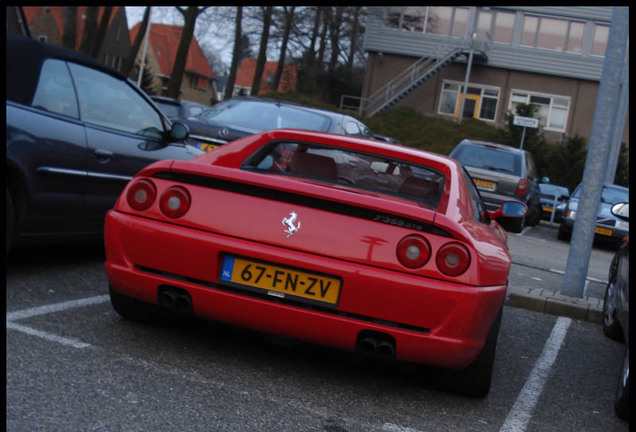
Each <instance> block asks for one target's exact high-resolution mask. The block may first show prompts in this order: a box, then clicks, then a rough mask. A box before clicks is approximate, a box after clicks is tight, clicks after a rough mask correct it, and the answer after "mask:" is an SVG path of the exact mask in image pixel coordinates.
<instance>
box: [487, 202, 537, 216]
mask: <svg viewBox="0 0 636 432" xmlns="http://www.w3.org/2000/svg"><path fill="white" fill-rule="evenodd" d="M527 211H528V206H526V205H525V204H524V203H522V202H521V201H505V202H503V203H502V204H501V207H499V208H498V209H497V210H495V211H490V210H489V211H488V216H489V217H490V219H498V218H500V217H513V218H520V217H524V216H525V215H526V212H527Z"/></svg>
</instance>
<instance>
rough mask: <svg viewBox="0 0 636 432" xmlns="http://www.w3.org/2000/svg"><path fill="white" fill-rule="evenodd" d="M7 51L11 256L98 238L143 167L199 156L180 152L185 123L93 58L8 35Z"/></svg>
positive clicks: (195, 152) (183, 149)
mask: <svg viewBox="0 0 636 432" xmlns="http://www.w3.org/2000/svg"><path fill="white" fill-rule="evenodd" d="M6 45H7V47H6V48H7V49H6V70H7V84H6V90H7V93H6V96H7V102H6V119H7V121H6V131H7V150H6V160H7V186H6V199H7V251H8V250H9V249H10V247H11V245H12V244H13V245H15V244H18V243H23V242H26V241H28V240H30V239H37V240H38V241H41V240H43V239H57V240H59V239H63V240H64V241H69V240H71V239H74V238H101V236H102V232H103V226H104V217H105V214H106V211H108V210H109V209H110V208H111V207H112V206H113V205H114V203H115V201H116V200H117V197H118V196H119V194H120V192H121V191H122V189H123V188H124V186H125V185H126V183H127V182H128V181H129V180H130V179H131V178H132V176H133V175H135V174H136V173H137V172H138V171H139V170H140V169H141V168H143V167H145V166H146V165H148V164H150V163H152V162H154V161H156V160H160V159H191V158H192V157H194V156H197V155H199V154H201V153H202V152H201V151H200V150H198V149H196V148H194V147H192V146H188V145H186V144H185V140H186V139H187V137H188V129H187V127H186V126H185V125H183V124H181V123H178V122H175V123H174V124H173V123H171V122H170V121H169V120H168V119H167V118H166V117H165V116H164V115H163V114H162V113H161V112H160V110H159V109H158V108H157V107H156V105H155V104H154V103H153V102H151V100H150V99H149V98H148V96H146V95H145V94H144V93H143V91H141V90H140V89H138V88H137V87H135V86H134V85H132V84H131V83H130V82H129V81H128V80H127V79H126V78H125V77H124V76H122V75H120V74H118V73H117V72H115V71H113V70H111V69H109V68H108V67H106V66H104V65H103V64H101V63H99V62H97V61H96V60H94V59H93V58H91V57H88V56H85V55H82V54H79V53H77V52H75V51H72V50H67V49H63V48H59V47H54V46H51V45H48V44H45V43H41V42H36V41H34V40H31V39H29V38H25V37H22V36H19V35H15V34H11V33H7V39H6Z"/></svg>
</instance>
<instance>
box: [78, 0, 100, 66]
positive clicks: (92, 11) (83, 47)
mask: <svg viewBox="0 0 636 432" xmlns="http://www.w3.org/2000/svg"><path fill="white" fill-rule="evenodd" d="M98 14H99V6H87V7H86V19H85V20H84V30H83V32H82V42H81V44H80V48H79V51H80V52H83V53H86V54H90V53H91V52H92V51H93V45H94V44H95V36H96V33H97V16H98Z"/></svg>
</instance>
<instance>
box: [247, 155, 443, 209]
mask: <svg viewBox="0 0 636 432" xmlns="http://www.w3.org/2000/svg"><path fill="white" fill-rule="evenodd" d="M243 169H249V170H255V171H259V172H264V173H275V174H282V175H288V176H293V177H299V178H303V179H308V180H317V181H320V182H321V183H323V184H324V183H326V184H331V185H334V186H336V185H337V186H338V187H344V188H346V189H349V190H352V191H360V192H373V193H381V194H386V195H393V196H397V197H400V198H404V199H408V200H411V201H416V202H418V203H420V204H424V205H425V206H426V207H427V208H430V209H433V210H434V209H437V206H438V204H439V202H440V199H441V197H442V191H443V190H444V182H445V176H444V174H443V173H440V172H439V171H437V170H435V169H433V168H430V167H427V166H424V165H416V164H413V163H410V162H405V161H400V160H396V159H391V158H386V157H384V156H380V155H374V154H369V153H358V152H354V151H350V150H347V149H342V148H334V147H323V146H318V145H313V144H306V143H298V142H278V143H272V144H270V145H268V146H266V147H265V148H263V149H261V150H260V151H259V152H257V153H256V154H255V155H254V156H253V157H251V158H250V159H249V160H248V162H247V163H246V164H245V165H244V166H243Z"/></svg>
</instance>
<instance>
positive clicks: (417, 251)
mask: <svg viewBox="0 0 636 432" xmlns="http://www.w3.org/2000/svg"><path fill="white" fill-rule="evenodd" d="M397 257H398V260H399V261H400V262H401V263H402V265H403V266H404V267H408V268H411V269H415V268H418V267H422V266H423V265H424V264H426V262H427V261H428V259H429V258H430V257H431V246H430V244H429V243H428V241H427V240H426V239H425V238H424V237H421V236H418V235H410V236H406V237H404V238H403V239H402V240H400V242H399V243H398V246H397Z"/></svg>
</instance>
